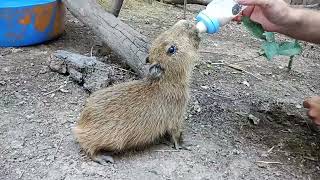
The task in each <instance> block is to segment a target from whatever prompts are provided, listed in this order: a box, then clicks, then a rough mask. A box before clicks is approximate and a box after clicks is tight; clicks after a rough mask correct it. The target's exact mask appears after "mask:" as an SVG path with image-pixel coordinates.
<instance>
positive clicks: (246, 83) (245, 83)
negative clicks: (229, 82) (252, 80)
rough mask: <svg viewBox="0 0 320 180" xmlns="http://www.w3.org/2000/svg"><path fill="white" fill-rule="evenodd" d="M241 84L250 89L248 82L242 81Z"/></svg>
mask: <svg viewBox="0 0 320 180" xmlns="http://www.w3.org/2000/svg"><path fill="white" fill-rule="evenodd" d="M242 84H244V85H246V86H248V87H250V84H249V82H248V81H243V82H242Z"/></svg>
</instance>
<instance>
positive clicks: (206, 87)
mask: <svg viewBox="0 0 320 180" xmlns="http://www.w3.org/2000/svg"><path fill="white" fill-rule="evenodd" d="M200 87H201V88H202V89H205V90H207V89H209V87H208V86H200Z"/></svg>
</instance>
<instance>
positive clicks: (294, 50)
mask: <svg viewBox="0 0 320 180" xmlns="http://www.w3.org/2000/svg"><path fill="white" fill-rule="evenodd" d="M242 22H243V24H244V26H245V27H246V29H247V30H248V31H249V32H250V33H251V34H252V35H253V36H254V37H256V38H259V39H261V40H263V41H264V42H263V44H262V47H261V49H262V51H263V55H264V56H265V57H266V58H267V59H268V60H272V59H273V58H274V57H275V56H279V55H283V56H289V57H290V60H289V65H288V69H289V70H290V69H291V67H292V63H293V58H294V56H296V55H300V54H301V52H302V47H301V45H300V44H299V42H298V41H297V40H295V41H293V42H288V41H285V42H278V41H276V38H275V33H274V32H266V31H265V30H264V29H263V28H262V26H261V24H259V23H256V22H253V21H251V20H250V18H249V17H243V18H242Z"/></svg>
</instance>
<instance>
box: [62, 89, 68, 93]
mask: <svg viewBox="0 0 320 180" xmlns="http://www.w3.org/2000/svg"><path fill="white" fill-rule="evenodd" d="M60 92H62V93H68V92H69V91H68V90H66V89H60Z"/></svg>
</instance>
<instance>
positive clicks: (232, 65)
mask: <svg viewBox="0 0 320 180" xmlns="http://www.w3.org/2000/svg"><path fill="white" fill-rule="evenodd" d="M212 64H213V65H224V66H227V67H229V68H232V69H234V70H237V71H240V72H243V73H246V74H249V75H251V76H253V77H254V78H256V79H258V80H260V81H262V79H261V78H259V77H257V76H256V75H254V74H253V73H251V72H248V71H246V70H244V69H242V68H241V67H238V66H236V65H234V64H227V63H212Z"/></svg>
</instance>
